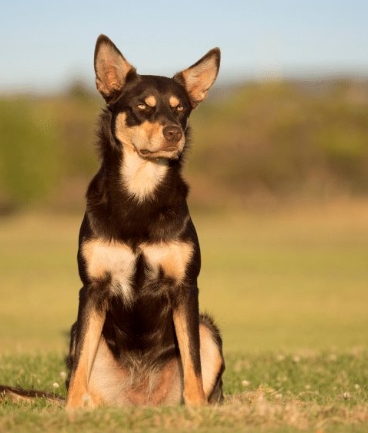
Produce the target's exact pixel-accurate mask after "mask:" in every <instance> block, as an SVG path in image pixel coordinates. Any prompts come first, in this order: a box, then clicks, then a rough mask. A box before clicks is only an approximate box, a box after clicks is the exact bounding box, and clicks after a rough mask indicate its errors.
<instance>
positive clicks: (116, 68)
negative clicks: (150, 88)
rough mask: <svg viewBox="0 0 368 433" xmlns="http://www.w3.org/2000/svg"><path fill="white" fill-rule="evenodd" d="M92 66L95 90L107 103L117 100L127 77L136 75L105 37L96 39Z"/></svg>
mask: <svg viewBox="0 0 368 433" xmlns="http://www.w3.org/2000/svg"><path fill="white" fill-rule="evenodd" d="M94 65H95V73H96V87H97V90H98V91H99V92H100V93H101V95H102V96H103V98H104V99H105V101H106V102H107V103H112V102H115V101H116V100H117V99H118V98H119V96H120V94H121V91H122V89H123V87H124V84H125V82H126V80H127V76H128V75H129V74H135V73H136V71H135V68H134V67H133V66H132V65H131V64H130V63H129V62H127V61H126V60H125V58H124V56H123V55H122V54H121V52H120V51H119V50H118V49H117V48H116V46H115V45H114V43H113V42H112V41H111V40H110V39H109V38H108V37H107V36H105V35H100V36H99V37H98V39H97V42H96V48H95V58H94Z"/></svg>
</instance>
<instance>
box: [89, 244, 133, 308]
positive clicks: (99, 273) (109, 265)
mask: <svg viewBox="0 0 368 433" xmlns="http://www.w3.org/2000/svg"><path fill="white" fill-rule="evenodd" d="M82 254H83V258H84V259H85V261H86V266H87V272H88V275H89V277H90V278H91V279H101V278H104V277H106V275H107V274H110V275H112V278H113V281H112V284H111V287H114V288H115V287H116V288H118V289H115V290H118V291H119V293H121V294H122V295H123V297H124V299H125V300H126V301H127V302H128V303H129V302H130V301H131V299H132V293H131V277H132V275H133V272H134V270H135V262H136V255H135V254H134V253H133V251H132V250H131V249H130V247H128V246H127V245H125V244H123V243H119V242H104V241H102V240H92V241H88V242H85V243H84V244H83V245H82Z"/></svg>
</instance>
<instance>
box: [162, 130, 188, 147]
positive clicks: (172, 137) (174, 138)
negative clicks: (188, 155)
mask: <svg viewBox="0 0 368 433" xmlns="http://www.w3.org/2000/svg"><path fill="white" fill-rule="evenodd" d="M162 133H163V134H164V137H165V139H166V140H167V141H170V142H171V143H177V142H178V141H180V139H181V137H182V136H183V132H182V130H181V128H179V126H165V127H164V129H163V131H162Z"/></svg>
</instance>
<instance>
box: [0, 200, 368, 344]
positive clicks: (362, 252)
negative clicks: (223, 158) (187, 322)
mask: <svg viewBox="0 0 368 433" xmlns="http://www.w3.org/2000/svg"><path fill="white" fill-rule="evenodd" d="M80 219H81V218H80V217H79V216H76V217H70V216H63V215H61V216H55V215H52V216H50V215H23V216H18V217H15V218H13V219H2V220H0V242H1V246H2V248H1V250H0V298H1V303H0V343H1V346H0V347H1V349H0V350H1V352H7V351H10V352H11V351H14V350H16V351H29V350H32V351H34V350H36V351H39V350H41V351H42V350H49V349H57V350H66V346H67V332H68V330H69V327H70V326H71V324H72V323H73V321H74V320H75V317H76V311H77V301H78V290H79V288H80V281H79V278H78V273H77V264H76V252H77V236H78V230H79V225H80ZM193 219H194V221H195V224H196V226H197V230H198V233H199V237H200V241H201V248H202V261H203V263H202V273H201V276H200V281H199V283H200V290H201V292H200V302H201V307H202V309H203V310H206V311H209V312H211V313H213V314H214V316H215V317H216V319H217V322H218V323H219V325H220V327H221V329H222V331H223V336H224V344H225V349H226V350H227V351H247V352H249V351H255V352H257V351H259V350H261V351H263V350H279V349H283V350H289V349H290V350H297V349H302V348H321V349H323V348H331V347H332V348H333V347H336V348H346V347H354V346H360V345H367V343H368V336H367V333H366V332H364V330H365V329H368V315H367V314H366V305H368V291H367V290H366V288H367V281H368V267H367V263H368V224H367V221H368V204H367V203H364V202H359V203H354V202H341V203H334V204H330V205H325V206H303V207H292V208H290V207H288V208H283V209H279V210H274V211H273V212H270V213H265V212H263V213H257V214H255V213H250V212H248V213H247V212H244V211H243V212H228V211H225V212H224V213H222V214H218V213H215V214H211V213H206V214H195V215H194V216H193Z"/></svg>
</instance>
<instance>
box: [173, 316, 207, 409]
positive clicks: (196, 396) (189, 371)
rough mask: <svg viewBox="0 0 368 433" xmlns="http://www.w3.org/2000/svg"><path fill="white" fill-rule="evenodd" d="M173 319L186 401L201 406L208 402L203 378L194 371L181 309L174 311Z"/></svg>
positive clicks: (190, 404) (187, 333)
mask: <svg viewBox="0 0 368 433" xmlns="http://www.w3.org/2000/svg"><path fill="white" fill-rule="evenodd" d="M173 319H174V326H175V333H176V337H177V339H178V344H179V350H180V357H181V361H182V365H183V376H184V392H183V395H184V401H185V404H186V405H188V406H199V405H202V404H204V403H205V402H206V397H205V394H204V390H203V381H202V377H201V375H197V374H196V373H195V371H194V365H193V363H192V358H191V356H190V351H189V332H188V329H187V322H186V319H185V316H184V313H183V311H182V310H181V309H177V310H174V312H173Z"/></svg>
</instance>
